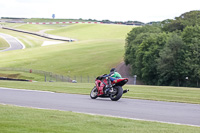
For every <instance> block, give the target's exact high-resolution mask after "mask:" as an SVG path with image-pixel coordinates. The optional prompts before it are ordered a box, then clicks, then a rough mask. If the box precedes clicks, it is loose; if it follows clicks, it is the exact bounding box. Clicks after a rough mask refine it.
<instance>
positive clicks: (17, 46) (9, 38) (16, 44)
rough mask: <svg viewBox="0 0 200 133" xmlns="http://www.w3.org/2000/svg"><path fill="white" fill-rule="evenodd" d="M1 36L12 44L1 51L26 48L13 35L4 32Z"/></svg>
mask: <svg viewBox="0 0 200 133" xmlns="http://www.w3.org/2000/svg"><path fill="white" fill-rule="evenodd" d="M0 36H1V37H3V38H4V39H5V40H6V41H7V42H8V44H9V45H10V47H9V48H7V49H4V50H1V51H0V52H3V51H10V50H18V49H24V48H25V46H24V45H23V44H22V43H21V42H20V41H19V40H18V39H17V38H15V37H13V36H10V35H7V34H3V33H0Z"/></svg>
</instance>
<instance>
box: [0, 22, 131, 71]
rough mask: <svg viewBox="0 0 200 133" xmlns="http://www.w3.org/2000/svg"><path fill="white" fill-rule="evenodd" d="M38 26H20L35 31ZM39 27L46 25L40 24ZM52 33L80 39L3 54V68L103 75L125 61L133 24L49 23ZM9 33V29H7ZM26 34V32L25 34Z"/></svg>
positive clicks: (1, 57) (0, 55)
mask: <svg viewBox="0 0 200 133" xmlns="http://www.w3.org/2000/svg"><path fill="white" fill-rule="evenodd" d="M35 26H36V25H28V24H25V25H21V26H20V25H18V27H17V28H18V29H20V28H21V29H24V30H26V27H28V29H29V30H30V31H31V30H33V29H35ZM37 26H38V30H40V29H42V30H43V29H44V25H37ZM46 28H47V29H48V28H49V29H54V30H51V31H48V33H49V34H54V35H59V36H65V37H71V38H75V39H78V41H77V42H73V43H64V44H59V45H53V46H45V47H34V48H31V49H23V50H17V51H9V52H3V53H0V67H20V68H28V69H29V68H31V69H37V70H44V71H50V72H53V73H58V74H63V75H100V74H103V73H107V72H108V71H109V69H110V68H111V67H115V66H116V65H117V64H118V63H120V62H121V61H122V60H123V54H124V43H125V37H126V35H127V33H128V32H129V31H130V30H131V29H132V28H133V27H132V26H123V25H101V24H74V25H69V26H65V27H63V26H60V27H55V25H52V28H51V25H48V26H47V27H46ZM6 32H8V31H6ZM21 34H23V33H21ZM22 42H23V41H22Z"/></svg>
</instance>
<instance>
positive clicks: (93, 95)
mask: <svg viewBox="0 0 200 133" xmlns="http://www.w3.org/2000/svg"><path fill="white" fill-rule="evenodd" d="M97 95H98V90H97V87H96V86H95V87H94V88H93V89H92V91H91V92H90V97H91V98H92V99H96V98H97V97H98V96H97Z"/></svg>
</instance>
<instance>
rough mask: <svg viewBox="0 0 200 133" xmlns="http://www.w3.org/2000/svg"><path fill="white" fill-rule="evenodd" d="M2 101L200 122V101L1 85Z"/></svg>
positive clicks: (49, 107)
mask: <svg viewBox="0 0 200 133" xmlns="http://www.w3.org/2000/svg"><path fill="white" fill-rule="evenodd" d="M0 103H2V104H14V105H18V106H27V107H35V108H46V109H57V110H64V111H73V112H83V113H93V114H101V115H112V116H118V117H126V118H133V119H144V120H150V121H160V122H169V123H179V124H186V125H196V126H200V105H199V104H185V103H173V102H160V101H149V100H136V99H124V98H122V99H120V100H119V101H117V102H114V101H111V100H109V99H102V98H97V99H95V100H93V99H90V97H89V95H75V94H64V93H51V92H40V91H31V90H18V89H7V88H1V87H0Z"/></svg>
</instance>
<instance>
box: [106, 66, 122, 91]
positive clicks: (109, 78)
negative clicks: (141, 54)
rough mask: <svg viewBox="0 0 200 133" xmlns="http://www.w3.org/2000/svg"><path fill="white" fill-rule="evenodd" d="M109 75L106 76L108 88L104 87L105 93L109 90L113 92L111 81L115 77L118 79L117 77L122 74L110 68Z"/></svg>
mask: <svg viewBox="0 0 200 133" xmlns="http://www.w3.org/2000/svg"><path fill="white" fill-rule="evenodd" d="M109 75H110V76H109V77H108V79H107V81H108V88H107V89H106V91H105V92H106V93H107V92H108V91H110V92H113V87H112V85H111V82H113V81H114V80H115V79H118V78H122V76H121V75H120V74H119V73H118V72H117V71H116V69H115V68H112V69H111V70H110V74H109Z"/></svg>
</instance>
